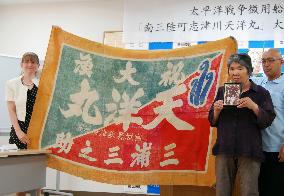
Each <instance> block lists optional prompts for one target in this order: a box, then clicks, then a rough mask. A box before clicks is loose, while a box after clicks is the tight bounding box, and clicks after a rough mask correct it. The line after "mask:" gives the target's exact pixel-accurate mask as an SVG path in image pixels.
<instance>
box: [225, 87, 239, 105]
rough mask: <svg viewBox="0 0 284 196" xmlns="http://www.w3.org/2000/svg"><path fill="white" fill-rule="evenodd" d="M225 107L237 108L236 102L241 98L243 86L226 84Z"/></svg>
mask: <svg viewBox="0 0 284 196" xmlns="http://www.w3.org/2000/svg"><path fill="white" fill-rule="evenodd" d="M224 87H225V91H224V106H236V104H237V103H236V101H237V100H238V99H239V98H240V96H241V92H242V86H241V84H240V83H225V84H224Z"/></svg>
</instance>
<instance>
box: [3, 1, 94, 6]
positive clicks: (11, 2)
mask: <svg viewBox="0 0 284 196" xmlns="http://www.w3.org/2000/svg"><path fill="white" fill-rule="evenodd" d="M76 1H77V2H79V1H80V0H0V5H15V4H18V5H19V4H30V3H36V4H38V3H55V2H76ZM83 1H91V0H83Z"/></svg>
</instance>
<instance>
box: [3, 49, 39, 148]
mask: <svg viewBox="0 0 284 196" xmlns="http://www.w3.org/2000/svg"><path fill="white" fill-rule="evenodd" d="M21 68H22V74H21V75H20V76H19V77H16V78H13V79H11V80H9V81H7V83H6V87H5V95H6V101H7V107H8V112H9V117H10V120H11V123H12V127H11V132H10V139H9V143H10V144H16V145H17V147H18V148H19V149H26V148H27V144H29V143H30V140H29V138H28V136H27V130H28V127H29V123H30V119H31V115H32V111H33V106H34V103H35V98H36V93H37V86H38V77H37V71H38V68H39V58H38V56H37V55H36V54H35V53H32V52H27V53H25V54H24V55H23V57H22V60H21Z"/></svg>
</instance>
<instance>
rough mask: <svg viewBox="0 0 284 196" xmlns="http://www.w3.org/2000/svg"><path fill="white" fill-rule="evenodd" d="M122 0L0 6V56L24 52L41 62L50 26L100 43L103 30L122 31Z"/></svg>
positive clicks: (19, 54) (16, 54)
mask: <svg viewBox="0 0 284 196" xmlns="http://www.w3.org/2000/svg"><path fill="white" fill-rule="evenodd" d="M122 24H123V0H92V1H91V0H89V1H80V2H74V1H71V2H68V3H67V2H58V3H33V4H12V5H10V4H8V5H6V4H5V5H3V4H0V27H1V31H0V43H1V45H0V54H8V55H11V56H16V57H19V56H21V55H22V54H23V53H24V52H26V51H34V52H36V53H38V55H39V57H40V59H44V57H45V53H46V49H47V44H48V40H49V35H50V30H51V26H52V25H57V26H60V27H62V28H63V29H64V30H66V31H69V32H72V33H74V34H76V35H79V36H81V37H84V38H87V39H91V40H94V41H97V42H103V33H104V31H114V30H116V31H119V30H122Z"/></svg>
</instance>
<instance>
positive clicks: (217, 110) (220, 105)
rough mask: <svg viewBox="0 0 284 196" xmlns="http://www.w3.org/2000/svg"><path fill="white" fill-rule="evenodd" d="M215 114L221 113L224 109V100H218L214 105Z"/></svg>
mask: <svg viewBox="0 0 284 196" xmlns="http://www.w3.org/2000/svg"><path fill="white" fill-rule="evenodd" d="M213 107H214V113H220V112H221V110H222V109H223V100H218V101H216V102H215V103H214V105H213Z"/></svg>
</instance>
